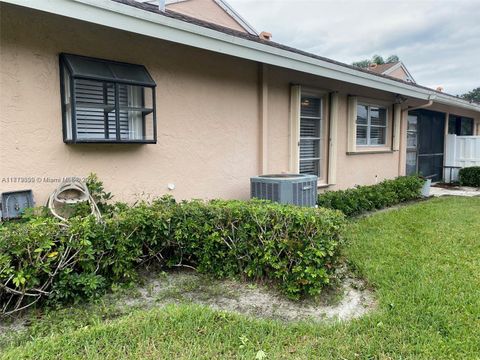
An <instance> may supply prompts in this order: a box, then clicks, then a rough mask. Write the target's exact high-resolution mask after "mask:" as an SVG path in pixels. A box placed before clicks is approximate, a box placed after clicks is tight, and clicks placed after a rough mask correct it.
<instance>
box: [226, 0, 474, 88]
mask: <svg viewBox="0 0 480 360" xmlns="http://www.w3.org/2000/svg"><path fill="white" fill-rule="evenodd" d="M228 2H229V3H230V4H231V5H232V6H233V7H234V8H235V9H236V10H238V12H239V13H240V14H241V15H242V16H243V17H244V18H245V19H246V20H247V21H249V22H250V23H251V24H252V25H253V26H254V27H255V28H256V29H257V30H258V31H262V30H266V31H269V32H271V33H272V34H273V40H274V41H277V42H280V43H283V44H287V45H290V46H293V47H296V48H300V49H302V50H306V51H309V52H313V53H315V54H318V55H322V56H326V57H329V58H332V59H335V60H338V61H343V62H346V63H352V62H353V61H356V60H362V59H364V58H370V57H371V56H372V55H374V54H380V55H383V56H385V57H387V56H388V55H391V54H396V55H398V56H399V57H400V59H401V60H402V61H403V62H404V63H405V65H406V66H407V68H408V69H409V71H410V73H411V74H412V75H413V77H414V78H415V80H416V81H417V82H418V83H420V84H422V85H426V86H429V87H433V88H436V87H437V86H443V87H444V89H445V91H446V92H448V93H450V94H454V95H456V94H461V93H465V92H467V91H469V90H471V89H473V88H476V87H479V86H480V0H455V1H453V0H420V1H419V0H417V1H411V0H410V1H405V0H395V1H394V0H381V1H380V0H376V1H374V0H291V1H288V0H229V1H228Z"/></svg>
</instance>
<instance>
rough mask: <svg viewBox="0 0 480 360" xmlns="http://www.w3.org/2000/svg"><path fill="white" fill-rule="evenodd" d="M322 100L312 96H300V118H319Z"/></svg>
mask: <svg viewBox="0 0 480 360" xmlns="http://www.w3.org/2000/svg"><path fill="white" fill-rule="evenodd" d="M321 104H322V100H321V99H320V98H317V97H312V96H302V101H301V108H300V116H301V117H317V118H320V117H321Z"/></svg>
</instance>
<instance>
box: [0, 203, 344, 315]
mask: <svg viewBox="0 0 480 360" xmlns="http://www.w3.org/2000/svg"><path fill="white" fill-rule="evenodd" d="M110 211H111V212H110V213H109V214H108V215H107V216H105V217H104V221H103V222H102V223H97V222H96V221H95V220H94V218H93V217H92V216H89V217H86V218H82V217H75V218H73V219H70V222H69V226H68V227H66V226H64V225H62V224H61V223H59V222H58V221H57V220H56V219H54V218H51V217H48V216H44V215H39V216H30V217H28V218H26V219H25V220H24V221H23V222H19V223H10V224H8V225H6V226H3V227H2V228H0V283H1V284H3V285H5V286H6V288H5V287H4V289H3V290H0V304H1V306H2V307H3V311H4V312H5V311H7V310H9V309H11V308H12V306H14V305H15V304H16V303H17V301H20V302H21V303H22V304H29V303H31V302H34V301H37V300H41V301H43V299H44V298H48V301H50V302H65V301H72V300H79V299H82V298H91V297H94V296H98V295H100V294H102V293H103V292H104V291H105V290H106V289H107V288H108V286H110V285H112V284H114V283H119V282H125V281H129V280H135V278H136V276H137V270H138V268H139V265H142V264H145V263H151V262H155V263H159V264H160V265H161V266H164V267H167V268H168V267H172V266H176V265H188V266H192V267H195V268H196V269H197V270H198V271H200V272H202V273H208V274H213V275H215V276H217V277H230V276H241V277H244V278H248V279H262V280H269V281H272V282H274V283H276V284H278V285H279V286H280V287H281V288H282V289H283V290H284V291H285V293H286V294H288V295H289V296H291V297H299V296H302V295H315V294H317V293H319V291H320V290H321V288H322V287H323V286H324V285H326V284H328V283H329V281H330V280H331V278H332V276H334V272H335V268H336V263H337V258H338V254H339V246H340V244H341V231H342V228H343V226H344V215H343V214H341V213H340V212H337V211H332V210H328V209H314V208H299V207H294V206H287V205H279V204H274V203H268V202H264V201H258V200H254V201H247V202H243V201H218V200H216V201H210V202H202V201H190V202H181V203H176V202H175V201H174V200H173V199H172V198H168V197H167V198H161V199H159V200H156V201H154V202H153V203H151V204H147V203H140V204H138V205H136V206H133V207H128V206H126V205H123V204H117V205H116V206H113V207H111V209H110ZM5 289H8V291H6V290H5ZM22 294H23V295H22ZM47 294H48V296H47ZM21 297H22V298H21ZM20 298H21V299H20ZM8 301H10V303H9V304H7V302H8Z"/></svg>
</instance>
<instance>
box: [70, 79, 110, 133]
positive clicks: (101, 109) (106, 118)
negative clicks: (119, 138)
mask: <svg viewBox="0 0 480 360" xmlns="http://www.w3.org/2000/svg"><path fill="white" fill-rule="evenodd" d="M114 99H115V88H114V85H113V84H111V83H105V82H100V81H91V80H83V79H76V80H75V106H76V112H75V115H76V127H77V138H78V139H79V140H104V139H107V137H108V136H107V133H106V131H105V125H106V123H108V128H109V132H110V134H111V136H110V138H115V135H114V134H115V131H114V130H115V128H114V127H115V120H114V119H115V118H114V116H115V115H114V114H113V115H112V112H113V110H114V105H115V103H114ZM112 126H113V129H112Z"/></svg>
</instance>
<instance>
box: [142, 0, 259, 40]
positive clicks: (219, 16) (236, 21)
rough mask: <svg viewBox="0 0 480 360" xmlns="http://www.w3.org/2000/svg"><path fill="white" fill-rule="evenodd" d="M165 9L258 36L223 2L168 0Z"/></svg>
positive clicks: (152, 0) (154, 2)
mask: <svg viewBox="0 0 480 360" xmlns="http://www.w3.org/2000/svg"><path fill="white" fill-rule="evenodd" d="M137 1H138V0H137ZM147 3H150V4H154V6H155V5H157V4H158V0H149V1H147ZM157 6H158V5H157ZM165 8H166V10H167V11H172V12H175V13H177V14H183V15H186V16H190V17H193V18H196V19H199V20H203V21H206V22H210V23H213V24H217V25H220V26H224V27H227V28H229V29H233V30H237V31H241V32H245V33H248V34H251V35H258V33H257V31H256V30H255V29H254V28H253V26H251V25H250V24H249V23H248V22H247V21H246V20H245V19H244V18H242V17H241V16H240V14H239V13H237V12H236V11H235V9H234V8H232V7H231V6H230V5H229V4H228V3H227V2H226V1H223V0H167V1H166V6H165Z"/></svg>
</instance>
